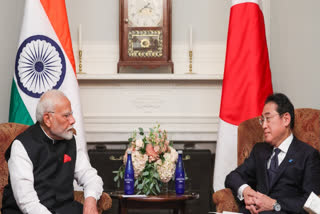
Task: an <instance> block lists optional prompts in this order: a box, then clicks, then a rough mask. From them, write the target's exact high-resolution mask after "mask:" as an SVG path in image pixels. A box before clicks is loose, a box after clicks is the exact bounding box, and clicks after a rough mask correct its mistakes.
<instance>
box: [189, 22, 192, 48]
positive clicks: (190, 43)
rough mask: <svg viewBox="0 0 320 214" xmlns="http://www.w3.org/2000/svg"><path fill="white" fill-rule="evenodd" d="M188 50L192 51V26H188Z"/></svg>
mask: <svg viewBox="0 0 320 214" xmlns="http://www.w3.org/2000/svg"><path fill="white" fill-rule="evenodd" d="M189 50H190V51H192V25H190V26H189Z"/></svg>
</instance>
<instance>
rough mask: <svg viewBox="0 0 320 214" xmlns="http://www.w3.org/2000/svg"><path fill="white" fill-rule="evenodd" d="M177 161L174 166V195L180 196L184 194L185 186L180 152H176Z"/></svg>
mask: <svg viewBox="0 0 320 214" xmlns="http://www.w3.org/2000/svg"><path fill="white" fill-rule="evenodd" d="M178 155H179V156H178V161H177V166H176V173H175V183H176V194H177V195H182V194H183V193H184V186H185V175H184V167H183V162H182V151H181V150H179V151H178Z"/></svg>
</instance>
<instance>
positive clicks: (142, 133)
mask: <svg viewBox="0 0 320 214" xmlns="http://www.w3.org/2000/svg"><path fill="white" fill-rule="evenodd" d="M139 134H140V135H141V136H142V135H144V131H143V128H139Z"/></svg>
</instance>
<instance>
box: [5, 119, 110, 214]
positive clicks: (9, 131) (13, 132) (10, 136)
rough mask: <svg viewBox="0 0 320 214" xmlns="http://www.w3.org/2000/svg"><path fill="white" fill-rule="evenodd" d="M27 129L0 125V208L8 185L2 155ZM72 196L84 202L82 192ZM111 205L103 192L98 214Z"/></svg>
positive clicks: (6, 124) (21, 125) (11, 125)
mask: <svg viewBox="0 0 320 214" xmlns="http://www.w3.org/2000/svg"><path fill="white" fill-rule="evenodd" d="M27 128H28V126H27V125H23V124H18V123H2V124H0V172H1V173H0V208H1V207H2V195H3V189H4V187H5V186H6V185H7V183H8V165H7V162H6V160H5V157H4V154H5V152H6V150H7V148H8V147H9V145H10V144H11V142H12V141H13V140H14V138H15V137H16V136H17V135H19V134H20V133H22V132H23V131H24V130H26V129H27ZM74 196H75V200H77V201H79V202H81V203H83V202H84V195H83V192H82V191H75V192H74ZM111 205H112V199H111V198H110V196H109V195H108V194H107V193H105V192H103V194H102V195H101V198H100V200H99V201H98V211H99V213H100V214H101V213H102V211H104V210H108V209H110V208H111ZM0 214H1V212H0Z"/></svg>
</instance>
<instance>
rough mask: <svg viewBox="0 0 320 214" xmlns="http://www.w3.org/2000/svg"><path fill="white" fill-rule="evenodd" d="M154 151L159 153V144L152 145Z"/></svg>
mask: <svg viewBox="0 0 320 214" xmlns="http://www.w3.org/2000/svg"><path fill="white" fill-rule="evenodd" d="M153 149H154V151H155V152H156V153H157V154H160V153H161V149H160V146H159V145H155V146H154V147H153Z"/></svg>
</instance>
